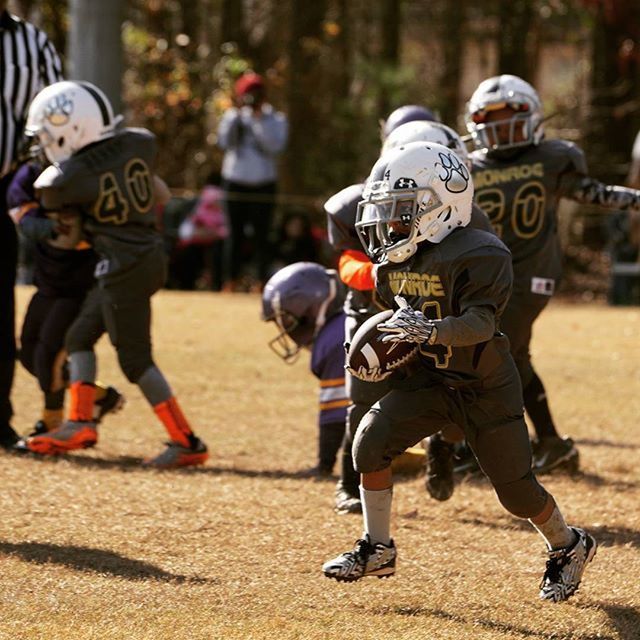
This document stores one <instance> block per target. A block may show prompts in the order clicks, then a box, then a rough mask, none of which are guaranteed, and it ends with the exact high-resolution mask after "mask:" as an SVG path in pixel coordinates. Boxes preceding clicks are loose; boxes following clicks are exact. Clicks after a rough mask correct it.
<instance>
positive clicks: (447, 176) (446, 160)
mask: <svg viewBox="0 0 640 640" xmlns="http://www.w3.org/2000/svg"><path fill="white" fill-rule="evenodd" d="M438 155H439V156H440V162H439V166H440V168H441V169H442V172H443V173H440V174H438V177H439V178H440V180H442V182H444V186H445V189H446V190H447V191H449V192H450V193H461V192H463V191H464V190H465V189H466V188H467V187H468V186H469V171H468V170H467V167H465V165H464V163H463V162H462V161H461V160H459V159H458V158H457V157H456V156H455V155H453V154H452V153H447V154H445V153H442V152H441V153H439V154H438Z"/></svg>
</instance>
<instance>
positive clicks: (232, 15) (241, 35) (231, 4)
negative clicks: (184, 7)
mask: <svg viewBox="0 0 640 640" xmlns="http://www.w3.org/2000/svg"><path fill="white" fill-rule="evenodd" d="M188 1H189V0H188ZM220 33H221V35H222V42H235V43H236V45H238V50H239V52H240V55H242V56H246V55H247V49H248V45H249V43H248V39H247V30H246V29H245V27H244V3H243V0H222V18H221V22H220Z"/></svg>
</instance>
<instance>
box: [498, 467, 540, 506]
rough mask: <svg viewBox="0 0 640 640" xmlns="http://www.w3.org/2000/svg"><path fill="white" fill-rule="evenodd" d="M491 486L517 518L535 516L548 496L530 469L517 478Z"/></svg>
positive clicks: (501, 501)
mask: <svg viewBox="0 0 640 640" xmlns="http://www.w3.org/2000/svg"><path fill="white" fill-rule="evenodd" d="M493 488H494V489H495V492H496V494H497V495H498V499H499V500H500V503H501V504H502V506H503V507H504V508H505V509H506V510H507V511H508V512H509V513H511V514H513V515H514V516H516V517H517V518H535V517H536V516H537V515H538V514H540V513H541V512H542V510H543V509H544V507H545V505H546V504H547V498H548V496H549V494H548V493H547V491H546V489H545V488H544V487H543V486H542V485H541V484H540V483H539V482H538V481H537V480H536V478H535V476H534V475H533V473H532V472H531V471H529V472H528V473H527V475H525V476H524V477H523V478H520V479H519V480H514V481H513V482H503V483H500V484H494V485H493Z"/></svg>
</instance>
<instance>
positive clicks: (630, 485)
mask: <svg viewBox="0 0 640 640" xmlns="http://www.w3.org/2000/svg"><path fill="white" fill-rule="evenodd" d="M563 476H564V477H566V478H569V479H570V480H572V481H573V482H575V483H577V484H579V483H584V484H586V485H588V486H590V487H596V488H599V487H603V488H613V489H618V490H620V491H628V490H629V489H640V482H634V481H632V480H618V479H616V478H603V477H602V476H599V475H598V474H596V473H589V472H587V471H577V472H576V473H571V474H568V473H566V472H563V471H561V470H557V471H551V472H548V473H540V474H536V477H537V478H539V479H540V482H541V483H542V484H544V482H545V480H546V479H548V478H559V477H563ZM455 479H456V482H457V484H463V483H468V484H470V485H472V486H482V485H487V486H490V485H489V480H488V479H487V477H486V476H485V475H484V474H483V473H481V472H477V473H470V474H467V475H465V476H462V475H456V477H455Z"/></svg>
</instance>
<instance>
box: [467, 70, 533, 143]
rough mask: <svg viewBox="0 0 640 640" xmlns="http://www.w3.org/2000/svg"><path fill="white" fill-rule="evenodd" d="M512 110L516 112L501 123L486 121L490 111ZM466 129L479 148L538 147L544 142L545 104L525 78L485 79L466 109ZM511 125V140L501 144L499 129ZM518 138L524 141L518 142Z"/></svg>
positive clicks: (506, 76) (508, 76)
mask: <svg viewBox="0 0 640 640" xmlns="http://www.w3.org/2000/svg"><path fill="white" fill-rule="evenodd" d="M504 107H511V108H512V109H513V110H514V111H515V113H514V115H513V116H512V117H511V118H509V119H507V120H501V121H498V122H491V123H488V122H486V115H487V113H488V112H490V111H495V110H497V109H503V108H504ZM465 122H466V124H467V130H468V131H469V133H470V134H471V137H472V138H473V142H474V144H475V146H476V148H477V149H480V150H483V151H493V150H496V149H513V148H515V147H525V146H528V145H530V144H538V143H539V142H540V140H542V136H543V135H544V130H543V127H542V103H541V102H540V97H539V96H538V92H537V91H536V90H535V89H534V88H533V87H532V86H531V85H530V84H529V83H528V82H525V81H524V80H523V79H522V78H518V76H512V75H508V74H505V75H501V76H495V77H493V78H488V79H487V80H483V81H482V82H481V83H480V84H479V85H478V88H477V89H476V90H475V91H474V92H473V95H472V96H471V99H470V100H469V102H467V106H466V109H465ZM504 124H509V126H510V140H509V141H508V142H504V141H500V140H499V138H498V135H497V134H498V131H497V128H498V127H500V126H502V125H504ZM516 133H518V134H519V135H518V137H520V138H522V139H520V140H516Z"/></svg>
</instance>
